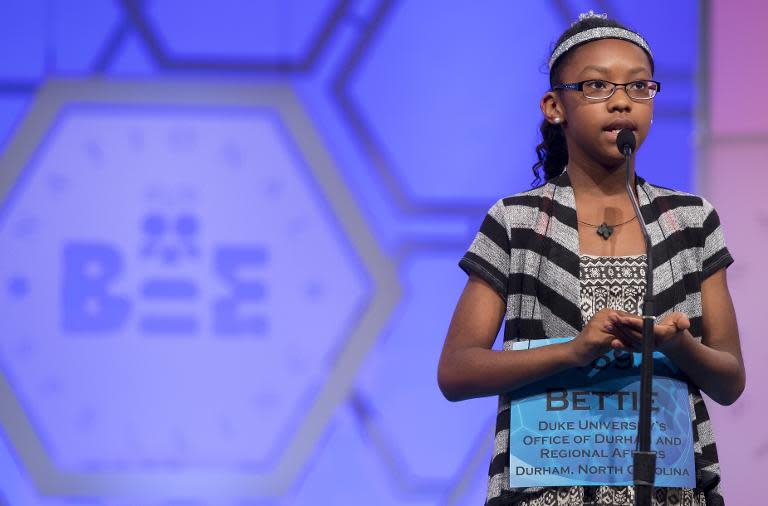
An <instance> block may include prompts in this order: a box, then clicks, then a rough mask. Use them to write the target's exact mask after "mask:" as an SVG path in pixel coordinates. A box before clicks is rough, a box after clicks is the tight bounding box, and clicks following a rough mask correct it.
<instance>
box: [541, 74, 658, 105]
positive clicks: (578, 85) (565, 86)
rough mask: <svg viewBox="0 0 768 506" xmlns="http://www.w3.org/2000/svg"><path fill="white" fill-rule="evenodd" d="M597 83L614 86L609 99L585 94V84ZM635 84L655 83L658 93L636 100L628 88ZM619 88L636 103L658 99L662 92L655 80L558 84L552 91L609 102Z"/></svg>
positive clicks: (593, 80)
mask: <svg viewBox="0 0 768 506" xmlns="http://www.w3.org/2000/svg"><path fill="white" fill-rule="evenodd" d="M596 81H601V82H603V83H606V84H612V85H613V89H612V90H611V93H610V94H609V95H608V96H607V97H601V98H594V97H588V96H587V95H586V94H585V93H584V84H585V83H592V82H596ZM635 83H654V84H655V85H656V91H655V92H654V94H653V96H651V97H648V98H635V97H633V96H632V95H630V94H629V89H628V88H627V86H629V85H630V84H635ZM619 86H621V87H622V88H624V93H626V94H627V96H628V97H629V98H630V99H631V100H634V101H636V102H637V101H646V100H653V99H654V97H656V95H657V94H658V93H659V92H660V91H661V83H660V82H659V81H654V80H653V79H636V80H634V81H631V82H628V83H614V82H612V81H607V80H605V79H587V80H585V81H579V82H577V83H560V84H556V85H555V86H553V87H552V89H551V91H555V90H572V91H580V92H581V94H582V95H584V98H586V99H587V100H595V101H601V100H608V99H609V98H611V97H612V96H613V94H614V93H616V90H617V89H618V88H619Z"/></svg>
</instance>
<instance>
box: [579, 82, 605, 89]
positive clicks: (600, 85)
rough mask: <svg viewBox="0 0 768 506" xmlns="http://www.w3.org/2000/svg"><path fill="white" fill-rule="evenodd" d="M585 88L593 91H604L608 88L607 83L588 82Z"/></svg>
mask: <svg viewBox="0 0 768 506" xmlns="http://www.w3.org/2000/svg"><path fill="white" fill-rule="evenodd" d="M584 86H586V87H587V88H590V89H593V90H604V89H605V88H606V84H605V81H599V80H598V81H587V82H586V83H584Z"/></svg>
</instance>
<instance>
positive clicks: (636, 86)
mask: <svg viewBox="0 0 768 506" xmlns="http://www.w3.org/2000/svg"><path fill="white" fill-rule="evenodd" d="M632 87H633V88H634V89H636V90H644V89H645V88H647V87H648V83H646V82H645V81H635V82H634V83H632Z"/></svg>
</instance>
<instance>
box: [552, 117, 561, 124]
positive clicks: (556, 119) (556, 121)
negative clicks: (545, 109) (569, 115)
mask: <svg viewBox="0 0 768 506" xmlns="http://www.w3.org/2000/svg"><path fill="white" fill-rule="evenodd" d="M552 121H553V122H554V123H555V125H558V124H559V123H560V118H559V117H557V118H555V119H553V120H552Z"/></svg>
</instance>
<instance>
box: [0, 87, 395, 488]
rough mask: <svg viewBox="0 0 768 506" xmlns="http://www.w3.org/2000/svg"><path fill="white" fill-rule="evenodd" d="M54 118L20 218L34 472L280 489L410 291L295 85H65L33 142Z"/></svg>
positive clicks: (14, 237) (17, 365)
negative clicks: (400, 295)
mask: <svg viewBox="0 0 768 506" xmlns="http://www.w3.org/2000/svg"><path fill="white" fill-rule="evenodd" d="M214 97H216V98H214ZM218 97H223V98H218ZM65 105H66V107H65ZM233 106H237V109H234V108H233ZM54 119H55V122H54V121H52V120H54ZM49 124H52V125H53V126H52V127H51V128H50V129H49V130H48V135H47V138H46V139H45V141H44V142H43V143H42V144H40V146H39V150H38V152H37V154H36V156H34V157H30V155H31V154H32V153H33V151H34V150H35V149H36V148H37V147H38V146H37V145H36V144H35V143H29V142H26V143H23V142H19V143H16V144H14V145H13V146H11V148H12V149H9V152H8V155H7V157H6V159H4V161H3V162H4V168H5V169H8V170H4V171H3V173H4V174H9V175H11V176H14V175H16V174H18V175H19V177H17V178H16V181H15V183H14V184H9V185H7V186H6V189H7V188H12V190H13V191H12V192H11V193H10V195H9V196H8V197H7V198H6V201H5V206H4V208H3V212H2V214H1V215H0V244H3V245H4V247H3V248H2V252H1V253H0V281H2V283H3V285H4V287H5V290H3V291H2V292H0V299H2V304H3V305H4V306H5V307H8V308H11V309H12V311H11V312H10V313H9V317H8V318H6V319H4V320H3V321H2V323H0V333H2V335H4V336H7V339H4V340H3V342H2V343H1V344H0V356H2V359H3V360H2V363H3V364H4V373H5V374H6V377H5V378H2V380H3V381H2V385H0V386H2V387H4V388H5V389H6V390H12V391H13V394H14V395H12V396H8V397H11V398H6V397H4V398H3V399H2V400H0V402H2V403H4V405H3V409H2V413H3V415H2V418H0V422H2V423H3V426H4V428H6V430H7V431H8V432H9V434H10V436H11V439H12V441H13V442H14V443H15V445H16V450H17V451H18V452H19V454H20V455H21V456H22V460H25V461H26V463H27V466H28V467H29V468H30V472H31V474H32V476H33V479H34V480H35V481H36V482H37V483H38V484H39V487H40V488H41V490H42V491H44V492H45V493H47V494H50V495H56V494H70V493H77V494H79V495H86V496H88V495H99V496H110V495H126V494H132V495H141V496H148V495H160V496H168V495H169V494H170V495H173V494H175V493H184V494H185V495H187V496H188V494H189V493H190V492H191V490H192V489H194V490H197V492H196V496H200V495H203V496H205V495H206V494H207V495H210V496H212V497H216V498H220V497H221V495H222V494H224V495H234V496H240V497H241V496H253V497H263V496H270V495H277V494H279V493H280V491H281V490H282V489H284V488H285V487H286V486H287V485H289V484H290V482H291V481H292V480H293V478H294V477H295V475H296V472H297V470H298V469H299V468H300V466H301V463H302V462H303V459H304V458H305V457H306V455H307V453H308V452H309V450H310V449H311V447H312V444H313V443H314V442H315V440H316V438H317V437H318V435H319V434H320V433H321V431H322V429H323V427H324V425H325V423H326V421H327V419H328V417H329V416H330V414H331V413H332V412H333V409H334V408H335V406H336V403H337V402H338V401H339V399H341V398H343V396H344V394H345V392H346V389H347V387H348V386H349V383H350V381H351V379H352V377H353V375H354V370H355V368H356V365H357V364H358V363H359V361H360V359H361V358H362V356H363V354H364V353H365V351H366V350H367V347H368V346H370V344H371V343H372V342H373V340H374V339H375V336H376V333H377V331H378V328H380V325H381V324H382V322H383V321H384V319H385V317H386V314H387V313H388V311H389V308H390V307H391V306H392V304H393V303H394V302H395V300H396V297H397V291H398V290H397V287H396V285H394V284H393V283H394V276H392V274H391V273H390V272H389V271H390V270H391V267H390V266H389V264H388V262H386V261H385V260H384V259H383V257H381V255H380V253H378V251H377V250H376V248H375V242H374V241H372V238H371V237H370V236H369V234H368V232H367V229H366V227H365V225H364V223H363V222H362V221H361V220H360V217H359V215H358V214H357V213H354V209H353V208H351V199H348V198H347V197H346V195H345V191H344V189H343V186H342V185H341V184H340V181H339V180H338V179H337V178H336V176H335V172H334V171H333V170H332V169H333V167H332V164H331V163H330V158H329V157H328V156H327V154H326V153H325V151H324V149H323V148H322V145H321V144H320V143H319V139H318V138H317V136H316V134H315V133H314V130H313V127H312V125H311V124H310V123H309V122H308V120H307V118H306V117H305V116H304V115H303V113H302V112H301V108H300V107H299V105H298V103H297V102H296V101H295V98H294V96H293V94H292V93H291V92H290V90H287V89H285V88H278V87H262V88H259V87H251V88H248V87H234V86H229V87H227V86H224V87H216V86H210V87H194V86H190V85H180V84H176V85H172V84H162V85H155V84H146V83H141V84H139V83H110V84H107V83H67V82H60V83H52V84H51V85H50V86H49V87H48V88H46V90H44V91H43V93H42V94H41V96H40V98H39V100H38V103H37V107H36V108H35V109H33V111H32V113H31V116H30V118H29V120H28V121H27V123H26V124H25V125H24V127H25V128H22V130H25V129H26V130H27V131H26V132H25V134H26V135H25V136H24V137H21V139H24V140H27V139H29V138H34V137H36V135H35V134H41V133H42V132H44V131H46V129H47V125H49ZM21 135H22V134H21V133H20V136H21ZM265 159H266V160H270V164H269V166H264V165H262V163H263V161H264V160H265ZM22 167H23V168H24V170H23V172H22V171H21V168H22ZM14 168H15V170H13V169H14ZM11 181H13V179H11ZM318 190H319V191H318ZM369 282H372V286H373V287H374V288H380V287H381V286H385V287H386V288H385V290H384V291H383V292H374V294H373V296H372V297H371V299H370V300H368V299H367V297H366V295H367V293H366V290H367V289H368V288H369V286H368V283H369ZM381 283H383V285H382V284H381ZM382 302H383V304H382ZM14 397H15V398H14ZM17 399H18V401H20V402H18V401H17ZM22 405H23V406H24V411H23V412H22V411H21V406H22ZM201 407H202V408H201ZM33 427H34V429H33ZM25 440H26V441H27V443H22V441H25ZM30 440H31V441H32V442H33V444H29V441H30ZM211 470H213V471H211ZM190 487H191V489H190Z"/></svg>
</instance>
